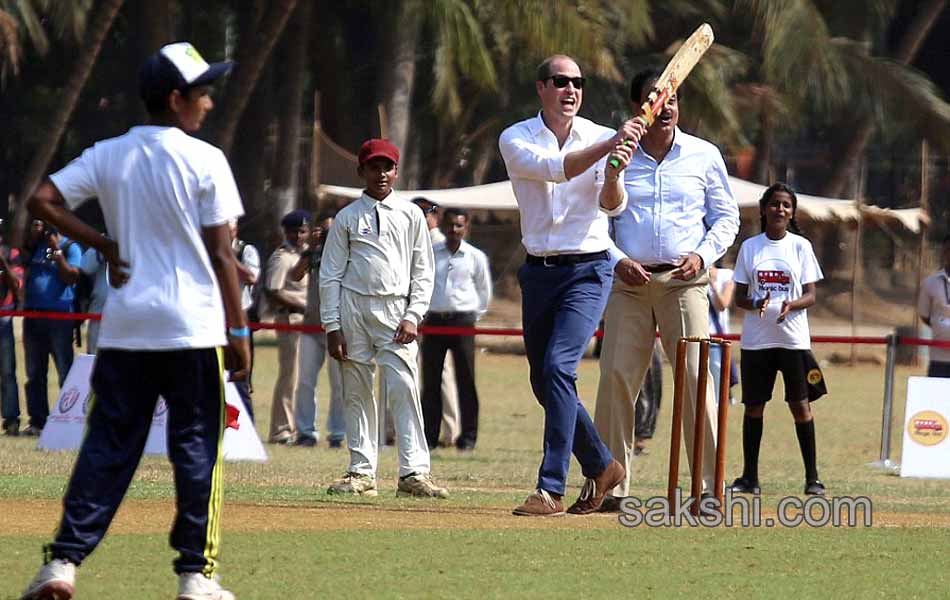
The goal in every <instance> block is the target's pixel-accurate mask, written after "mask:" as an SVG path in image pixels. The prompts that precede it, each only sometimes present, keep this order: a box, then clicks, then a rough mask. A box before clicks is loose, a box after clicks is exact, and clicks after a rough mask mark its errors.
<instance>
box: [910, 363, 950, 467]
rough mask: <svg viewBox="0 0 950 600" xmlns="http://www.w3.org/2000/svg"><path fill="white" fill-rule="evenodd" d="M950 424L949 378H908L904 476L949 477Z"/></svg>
mask: <svg viewBox="0 0 950 600" xmlns="http://www.w3.org/2000/svg"><path fill="white" fill-rule="evenodd" d="M948 423H950V379H947V378H940V377H911V378H909V379H908V380H907V406H906V408H905V409H904V446H903V452H902V453H901V477H939V478H950V436H948V433H950V432H948Z"/></svg>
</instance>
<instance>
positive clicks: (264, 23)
mask: <svg viewBox="0 0 950 600" xmlns="http://www.w3.org/2000/svg"><path fill="white" fill-rule="evenodd" d="M296 5H297V0H279V1H275V2H274V3H273V4H272V5H271V6H270V8H269V9H268V11H267V13H266V14H265V15H264V17H263V19H262V20H261V23H260V26H259V27H258V28H257V31H256V32H255V33H254V36H253V38H251V39H247V41H244V42H242V43H241V47H240V49H239V51H238V56H237V66H236V67H235V69H234V73H233V74H232V75H231V79H230V80H229V81H228V84H227V88H226V90H225V92H224V94H223V97H224V98H225V99H226V106H225V108H224V112H223V113H222V114H221V117H220V121H219V126H218V131H217V135H216V136H215V141H216V143H217V145H218V147H220V148H221V150H222V151H223V152H224V153H225V154H227V155H229V154H230V153H231V146H233V145H234V133H235V131H236V130H237V126H238V122H239V121H240V120H241V115H242V114H243V113H244V109H245V108H247V102H248V100H249V99H250V97H251V94H252V93H253V92H254V87H255V86H256V85H257V80H258V79H259V78H260V75H261V71H262V70H263V69H264V65H265V64H266V63H267V59H268V58H269V57H270V54H271V51H272V50H273V49H274V44H275V43H276V42H277V39H278V38H280V35H281V33H282V32H283V30H284V26H285V25H286V24H287V20H288V19H289V18H290V13H291V12H293V10H294V7H296Z"/></svg>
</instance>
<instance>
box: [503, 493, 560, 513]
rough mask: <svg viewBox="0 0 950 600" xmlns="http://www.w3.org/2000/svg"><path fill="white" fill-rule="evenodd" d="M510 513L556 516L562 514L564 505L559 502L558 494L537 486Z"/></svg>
mask: <svg viewBox="0 0 950 600" xmlns="http://www.w3.org/2000/svg"><path fill="white" fill-rule="evenodd" d="M511 514H513V515H516V516H519V517H558V516H561V515H563V514H564V505H563V504H561V497H560V496H558V495H556V494H552V493H550V492H548V491H547V490H542V489H541V488H538V489H537V490H535V491H534V493H533V494H531V495H530V496H528V497H527V498H526V499H525V501H524V504H522V505H521V506H519V507H518V508H516V509H514V510H513V511H511Z"/></svg>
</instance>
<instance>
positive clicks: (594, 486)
mask: <svg viewBox="0 0 950 600" xmlns="http://www.w3.org/2000/svg"><path fill="white" fill-rule="evenodd" d="M626 476H627V472H626V471H625V470H624V468H623V465H621V464H620V463H619V462H617V461H616V460H614V459H611V461H610V464H609V465H607V468H606V469H604V470H603V472H602V473H601V474H600V475H598V476H597V477H594V478H593V479H588V480H587V481H585V482H584V487H582V488H581V495H580V496H578V497H577V502H575V503H574V504H572V505H571V507H570V508H569V509H567V512H569V513H571V514H572V515H589V514H590V513H592V512H597V511H598V510H600V505H601V504H603V503H604V497H605V496H606V495H607V493H608V492H610V490H612V489H614V488H615V487H617V486H618V485H620V484H621V483H622V482H623V480H624V478H625V477H626Z"/></svg>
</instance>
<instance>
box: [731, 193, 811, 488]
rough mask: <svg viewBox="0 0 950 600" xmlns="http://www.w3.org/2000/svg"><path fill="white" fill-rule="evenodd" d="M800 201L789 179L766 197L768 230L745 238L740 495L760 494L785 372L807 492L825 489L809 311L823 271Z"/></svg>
mask: <svg viewBox="0 0 950 600" xmlns="http://www.w3.org/2000/svg"><path fill="white" fill-rule="evenodd" d="M797 205H798V201H797V198H796V197H795V192H794V191H793V190H792V189H791V188H790V187H789V186H787V185H785V184H784V183H776V184H774V185H772V186H771V187H769V188H768V189H766V190H765V193H764V194H763V195H762V198H761V199H760V200H759V212H760V214H761V219H762V233H761V234H759V235H757V236H755V237H752V238H749V239H747V240H746V241H745V242H743V243H742V246H741V247H740V248H739V257H738V259H737V261H736V270H735V274H734V276H733V278H734V279H735V282H736V306H738V307H739V308H742V309H745V310H746V311H748V312H746V314H745V320H744V321H743V324H742V340H741V346H742V358H741V369H742V403H743V404H744V405H745V416H744V418H743V422H742V451H743V457H744V468H743V472H742V477H739V478H738V479H736V480H735V482H733V484H732V491H733V492H741V493H752V494H758V493H759V475H758V461H759V446H760V443H761V440H762V421H763V415H764V414H765V404H766V402H768V401H769V400H770V399H771V397H772V389H773V387H774V386H775V376H776V375H777V374H778V373H779V372H781V373H782V379H783V380H784V382H785V401H786V402H787V403H788V407H789V409H790V410H791V412H792V416H793V417H794V419H795V432H796V434H797V435H798V445H799V448H800V449H801V453H802V461H803V462H804V463H805V493H806V494H811V495H823V494H824V493H825V486H824V484H822V482H821V481H820V480H819V479H818V468H817V466H816V463H817V459H816V452H815V424H814V421H813V419H812V413H811V408H810V405H809V403H810V402H812V401H813V400H815V399H817V398H818V397H819V396H820V395H822V394H823V393H824V383H823V377H822V374H821V370H820V369H819V368H818V364H817V363H816V362H815V359H814V357H813V356H812V354H811V339H810V335H809V331H808V315H807V314H806V309H807V308H808V307H809V306H811V305H813V304H814V303H815V282H816V281H819V280H821V279H822V273H821V267H819V265H818V260H817V259H816V258H815V252H814V250H812V246H811V242H809V241H808V240H807V239H805V238H804V237H802V236H801V231H800V230H799V228H798V223H797V222H796V221H795V211H796V208H797Z"/></svg>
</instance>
